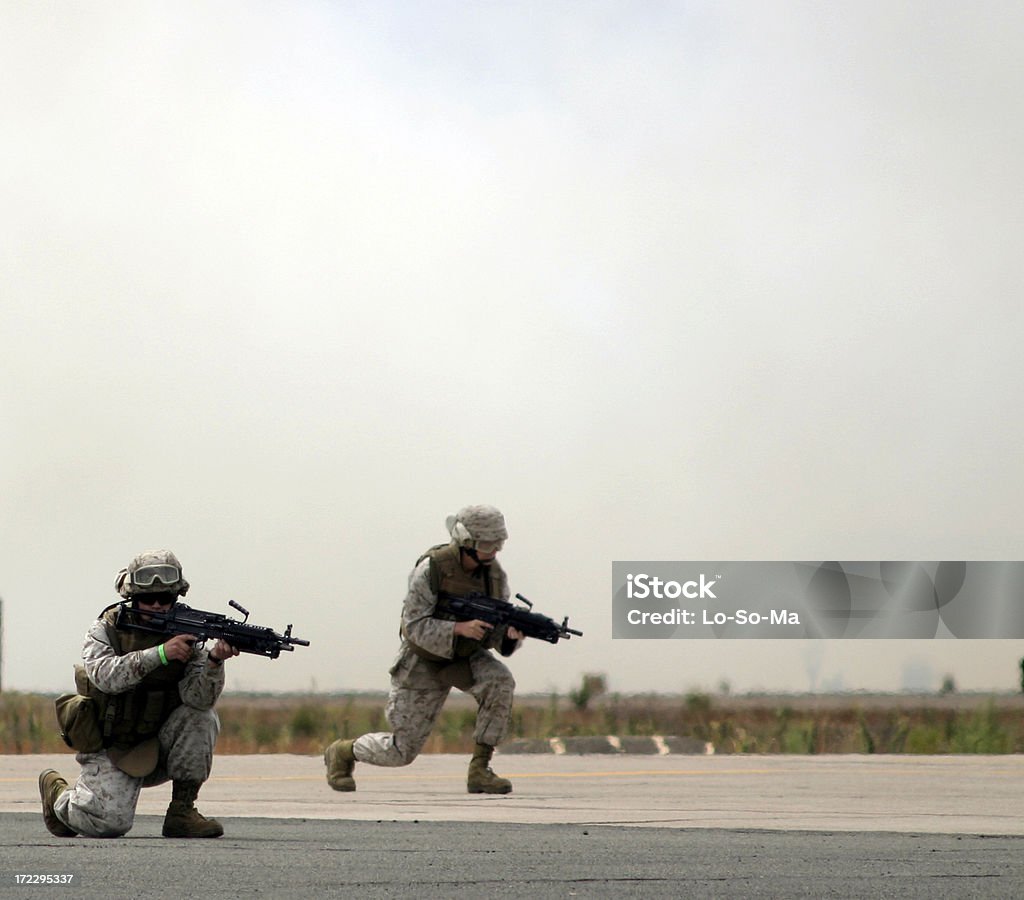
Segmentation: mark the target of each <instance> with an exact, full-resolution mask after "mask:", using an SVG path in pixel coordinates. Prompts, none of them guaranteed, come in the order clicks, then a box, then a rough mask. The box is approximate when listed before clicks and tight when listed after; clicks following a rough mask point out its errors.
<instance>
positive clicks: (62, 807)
mask: <svg viewBox="0 0 1024 900" xmlns="http://www.w3.org/2000/svg"><path fill="white" fill-rule="evenodd" d="M219 733H220V720H219V719H218V718H217V713H216V712H214V711H213V710H212V709H204V710H200V709H192V707H190V706H179V707H178V708H177V709H176V710H174V712H172V713H171V714H170V716H168V717H167V721H166V722H164V724H163V726H162V727H161V729H160V732H159V734H158V739H159V742H160V761H159V762H158V763H157V767H156V769H155V770H154V771H153V772H152V774H150V775H147V776H146V777H144V778H133V777H132V776H131V775H127V774H125V773H124V772H122V771H121V770H120V769H119V768H118V767H117V766H115V765H114V763H113V762H111V760H110V757H109V756H107V753H106V751H105V750H103V751H100V752H99V753H79V754H78V755H77V756H76V757H75V758H76V759H77V760H78V762H79V764H80V765H81V766H82V771H81V774H80V775H79V776H78V781H77V782H76V783H75V784H74V786H73V787H70V788H69V789H68V790H66V791H64V793H62V794H61V795H60V796H59V797H58V798H57V800H56V802H55V803H54V804H53V810H54V812H55V813H56V814H57V817H58V818H59V819H60V820H61V821H62V822H63V823H64V824H65V825H67V826H68V827H69V828H72V829H74V830H75V831H77V832H78V833H79V834H82V835H85V836H86V837H120V836H121V835H122V834H127V833H128V831H129V830H130V829H131V827H132V823H133V822H134V821H135V807H136V805H137V804H138V802H139V791H140V790H141V789H142V788H144V787H153V786H154V785H158V784H163V783H164V782H166V781H187V782H192V783H202V782H204V781H206V780H207V779H208V778H209V777H210V769H211V768H212V766H213V747H214V744H216V743H217V735H218V734H219Z"/></svg>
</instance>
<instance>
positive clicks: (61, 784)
mask: <svg viewBox="0 0 1024 900" xmlns="http://www.w3.org/2000/svg"><path fill="white" fill-rule="evenodd" d="M67 789H68V783H67V782H66V781H65V780H64V779H63V778H62V777H61V774H60V772H58V771H57V770H56V769H44V770H43V771H42V772H40V773H39V797H40V799H41V800H42V801H43V822H44V823H45V824H46V830H47V831H49V832H50V834H52V835H53V836H54V837H74V836H75V835H76V834H78V832H77V831H74V830H73V829H71V828H68V826H67V825H65V824H64V823H63V822H62V821H61V820H60V819H58V818H57V813H55V812H54V811H53V804H54V803H55V802H56V800H57V798H58V797H59V796H60V795H61V794H63V793H64V792H65V791H66V790H67Z"/></svg>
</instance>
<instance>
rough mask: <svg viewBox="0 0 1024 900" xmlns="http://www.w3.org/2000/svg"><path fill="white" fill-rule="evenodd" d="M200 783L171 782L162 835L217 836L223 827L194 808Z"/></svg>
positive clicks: (172, 836) (170, 836) (220, 833)
mask: <svg viewBox="0 0 1024 900" xmlns="http://www.w3.org/2000/svg"><path fill="white" fill-rule="evenodd" d="M199 788H200V785H199V783H198V782H195V781H174V782H172V783H171V803H170V806H168V807H167V815H165V816H164V829H163V834H164V837H169V838H217V837H220V836H221V835H222V834H224V829H223V827H221V824H220V822H218V821H217V820H216V819H207V818H206V816H203V815H201V814H200V812H199V810H198V809H196V797H197V796H199Z"/></svg>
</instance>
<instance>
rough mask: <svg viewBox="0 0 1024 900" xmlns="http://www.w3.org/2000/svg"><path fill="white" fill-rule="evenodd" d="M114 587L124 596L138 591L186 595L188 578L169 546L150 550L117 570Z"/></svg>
mask: <svg viewBox="0 0 1024 900" xmlns="http://www.w3.org/2000/svg"><path fill="white" fill-rule="evenodd" d="M114 587H115V589H116V590H117V592H118V593H119V594H120V595H121V596H122V597H124V598H125V599H128V598H131V597H134V596H135V595H137V594H156V593H162V594H177V595H178V596H181V597H184V596H185V594H186V593H187V592H188V582H187V581H186V580H185V576H184V575H183V574H182V572H181V563H180V562H178V557H176V556H175V555H174V554H173V553H171V551H170V550H147V551H146V552H145V553H140V554H139V555H138V556H136V557H135V559H133V560H132V561H131V562H130V563H128V565H127V567H126V568H124V569H121V571H120V572H118V573H117V578H116V579H115V580H114Z"/></svg>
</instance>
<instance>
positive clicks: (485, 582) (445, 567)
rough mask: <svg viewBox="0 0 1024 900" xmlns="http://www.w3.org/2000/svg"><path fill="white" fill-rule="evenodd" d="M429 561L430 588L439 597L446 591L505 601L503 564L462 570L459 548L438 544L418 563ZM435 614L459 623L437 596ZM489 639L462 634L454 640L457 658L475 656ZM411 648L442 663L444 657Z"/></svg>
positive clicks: (495, 563) (418, 648)
mask: <svg viewBox="0 0 1024 900" xmlns="http://www.w3.org/2000/svg"><path fill="white" fill-rule="evenodd" d="M428 558H429V559H430V570H429V573H428V574H429V578H430V589H431V590H432V591H433V592H434V593H435V594H440V593H441V592H442V591H444V592H445V593H448V594H454V595H455V596H456V597H465V596H466V595H467V594H484V595H486V596H488V597H491V598H493V599H496V600H500V599H502V598H504V596H505V581H506V578H505V570H504V569H502V568H501V564H500V563H499V562H498V561H497V560H494V561H493V562H491V564H490V565H487V566H480V567H479V568H478V569H476V571H474V572H467V571H466V570H465V569H463V568H462V562H461V552H460V549H459V547H457V546H455V545H454V544H438V545H437V546H435V547H431V548H430V549H429V550H428V551H427V552H426V553H424V554H423V555H422V556H421V557H420V558H419V559H417V560H416V565H419V564H420V563H421V562H423V560H425V559H428ZM433 615H434V618H436V619H444V620H445V621H448V622H454V621H457V619H456V617H455V615H454V614H453V613H452V612H450V610H449V609H448V601H447V600H445V599H444V598H442V597H440V596H439V597H438V600H437V605H436V606H435V607H434V613H433ZM407 640H408V638H407ZM489 640H490V638H489V637H488V638H484V639H483V640H474V639H472V638H467V637H462V636H461V635H460V636H459V637H457V638H456V639H455V658H456V659H465V658H467V657H469V656H472V655H473V654H474V653H476V652H477V650H479V649H481V648H482V647H484V646H485V645H486V644H487V642H488V641H489ZM409 645H410V646H411V647H412V649H413V650H414V651H415V652H416V654H417V655H418V656H421V657H423V658H424V659H429V660H432V661H434V662H440V661H442V660H443V657H440V656H436V655H435V654H433V653H430V652H429V651H428V650H424V649H423V648H422V647H418V646H417V645H416V644H414V643H413V642H412V641H409Z"/></svg>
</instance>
